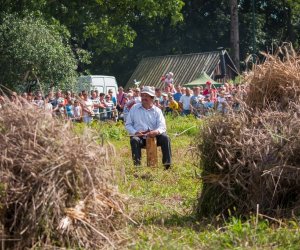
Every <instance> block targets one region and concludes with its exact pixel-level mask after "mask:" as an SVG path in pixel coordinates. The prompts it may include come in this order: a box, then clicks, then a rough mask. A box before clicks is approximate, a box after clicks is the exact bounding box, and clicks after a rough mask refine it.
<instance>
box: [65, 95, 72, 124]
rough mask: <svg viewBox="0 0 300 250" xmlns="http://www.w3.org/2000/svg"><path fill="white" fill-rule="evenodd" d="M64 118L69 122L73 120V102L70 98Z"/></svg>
mask: <svg viewBox="0 0 300 250" xmlns="http://www.w3.org/2000/svg"><path fill="white" fill-rule="evenodd" d="M70 96H71V95H70ZM65 116H66V118H67V119H69V120H71V119H73V118H74V101H73V100H71V98H70V99H69V101H68V103H67V104H66V106H65Z"/></svg>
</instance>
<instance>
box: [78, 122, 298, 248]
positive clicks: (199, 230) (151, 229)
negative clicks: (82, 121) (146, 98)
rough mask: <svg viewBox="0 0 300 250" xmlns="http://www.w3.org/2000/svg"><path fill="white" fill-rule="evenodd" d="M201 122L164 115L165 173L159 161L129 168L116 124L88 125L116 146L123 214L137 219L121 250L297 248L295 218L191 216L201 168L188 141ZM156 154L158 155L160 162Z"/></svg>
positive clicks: (125, 145) (126, 143)
mask: <svg viewBox="0 0 300 250" xmlns="http://www.w3.org/2000/svg"><path fill="white" fill-rule="evenodd" d="M200 124H201V121H199V120H196V119H194V118H193V117H176V118H173V117H167V126H168V134H169V135H170V137H171V140H172V152H173V168H172V169H171V170H168V171H166V170H163V166H162V165H159V166H158V167H157V168H149V167H146V164H145V159H144V162H143V165H142V167H139V168H137V167H134V166H133V164H132V161H131V153H130V145H129V138H128V137H127V133H126V131H125V129H124V126H123V125H122V124H121V123H118V124H113V123H110V124H107V123H101V124H96V123H95V124H92V127H93V128H94V129H95V130H96V131H97V133H99V134H103V136H104V138H105V140H109V141H110V142H112V143H113V145H114V146H115V148H116V152H117V157H114V159H113V165H114V166H115V168H116V173H117V184H118V186H119V190H120V191H121V192H122V193H124V194H126V195H127V196H128V197H129V204H128V214H129V215H130V217H131V218H132V219H133V220H135V221H136V222H137V224H136V225H135V224H133V223H129V224H128V226H127V227H126V228H125V229H124V231H123V234H124V237H125V238H127V241H126V244H124V245H123V247H122V248H123V249H300V233H299V223H298V220H297V218H295V219H294V220H291V221H287V222H284V223H282V224H279V223H278V222H276V221H272V220H270V221H268V220H266V219H264V218H261V217H259V218H256V217H255V216H249V218H248V219H244V220H241V219H239V218H236V217H231V218H229V219H227V220H225V219H224V218H222V217H221V216H219V217H216V218H214V219H213V220H209V219H205V218H203V219H200V220H197V219H196V216H195V214H194V206H195V204H196V202H197V198H198V197H199V193H200V192H201V181H200V179H199V173H200V171H201V169H200V168H199V167H198V166H197V165H198V161H197V160H196V159H195V158H194V156H193V154H192V150H191V143H193V142H194V140H195V136H196V135H197V134H198V129H199V128H198V126H199V125H200ZM77 129H79V130H80V129H82V128H77ZM184 131H185V132H184ZM182 132H184V133H183V134H181V133H182ZM179 134H181V135H179ZM177 135H179V136H177ZM159 151H160V150H159ZM160 157H161V155H160V154H159V160H160ZM143 158H145V152H143Z"/></svg>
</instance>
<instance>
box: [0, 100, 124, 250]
mask: <svg viewBox="0 0 300 250" xmlns="http://www.w3.org/2000/svg"><path fill="white" fill-rule="evenodd" d="M72 128H73V125H72V123H71V122H63V121H60V120H57V119H53V118H52V117H51V116H50V115H49V114H47V113H45V112H43V111H42V110H38V109H36V108H34V107H31V106H30V105H27V106H26V107H25V106H24V105H23V106H22V105H16V104H13V103H10V102H6V105H5V106H4V107H3V108H2V109H0V142H1V143H0V164H1V170H2V174H1V182H2V183H3V185H4V188H5V195H3V196H1V197H0V198H1V200H0V203H1V204H2V205H3V208H4V209H3V210H2V212H1V217H2V222H3V224H4V228H5V231H6V234H7V237H10V238H13V239H15V241H13V244H12V245H11V246H9V245H8V246H6V247H11V248H13V249H24V248H26V247H29V248H30V247H33V248H34V247H42V248H43V247H46V246H51V245H56V246H58V247H71V248H78V247H79V248H86V249H98V248H103V247H105V246H109V248H114V247H116V245H117V241H116V239H117V240H118V241H119V240H120V236H117V233H116V232H117V229H118V227H120V226H121V225H122V224H123V223H124V221H125V220H124V219H125V217H126V215H125V214H124V212H123V211H124V207H125V205H124V202H123V200H124V199H123V198H124V197H121V195H120V194H119V193H118V191H117V190H116V188H115V187H114V186H113V185H112V184H111V183H112V181H113V180H112V170H111V168H110V167H109V165H108V159H109V158H110V156H109V154H111V151H108V148H107V147H105V146H100V145H98V144H97V143H96V142H94V140H93V138H92V136H93V135H92V133H91V132H86V133H84V135H83V136H81V135H76V134H75V133H74V132H73V129H72Z"/></svg>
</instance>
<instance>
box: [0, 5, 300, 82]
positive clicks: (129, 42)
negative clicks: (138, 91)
mask: <svg viewBox="0 0 300 250" xmlns="http://www.w3.org/2000/svg"><path fill="white" fill-rule="evenodd" d="M0 3H1V6H2V7H3V8H2V12H0V15H2V14H3V13H4V11H5V12H8V13H17V14H18V15H19V16H24V15H26V13H27V12H33V13H36V12H38V13H41V15H42V18H43V19H44V20H46V21H47V22H48V23H53V22H55V23H56V26H57V27H60V29H63V28H62V27H65V29H66V30H67V31H68V32H69V34H70V36H69V38H70V39H69V42H70V45H71V47H72V50H73V52H75V54H76V59H78V60H79V64H78V71H79V72H80V73H83V72H90V73H92V74H109V75H115V76H117V79H118V80H119V82H121V84H124V83H125V82H126V80H127V79H128V78H129V77H130V75H131V73H132V72H133V70H134V69H135V67H136V65H137V64H138V62H139V61H140V60H141V58H143V57H147V56H156V55H166V54H179V53H195V52H205V51H214V50H216V49H217V48H218V47H224V48H226V49H228V50H229V52H230V6H229V1H228V0H210V1H207V0H86V1H75V0H60V1H48V0H17V1H8V0H0ZM253 4H255V6H253ZM299 9H300V0H280V1H278V0H268V1H266V0H255V1H254V0H239V1H238V13H239V33H240V58H241V60H243V59H244V58H246V57H247V56H248V54H258V53H259V51H261V50H264V51H265V50H269V51H270V50H272V48H274V47H275V46H277V45H280V44H281V43H282V42H286V41H291V42H293V44H294V46H295V47H297V46H298V44H299V42H298V41H299V38H300V14H299V13H300V12H299ZM1 13H2V14H1ZM89 54H90V55H91V60H89V59H90V58H89ZM88 62H91V64H88Z"/></svg>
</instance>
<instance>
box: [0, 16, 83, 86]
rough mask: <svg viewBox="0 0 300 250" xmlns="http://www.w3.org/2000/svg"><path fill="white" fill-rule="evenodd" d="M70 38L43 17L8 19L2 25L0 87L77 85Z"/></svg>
mask: <svg viewBox="0 0 300 250" xmlns="http://www.w3.org/2000/svg"><path fill="white" fill-rule="evenodd" d="M62 31H63V32H62ZM69 36H70V35H69V33H68V31H67V30H65V29H63V27H61V26H59V25H49V24H47V23H46V22H45V21H44V20H43V19H41V18H37V17H33V16H30V15H29V16H27V17H24V18H18V17H16V16H14V15H7V16H5V17H4V18H3V19H2V24H1V25H0V65H1V67H0V82H1V84H4V85H7V86H9V87H14V88H17V87H19V88H24V87H26V86H25V85H24V83H26V82H28V81H29V80H33V79H38V80H39V82H40V84H41V86H42V87H49V86H50V85H53V84H54V85H59V86H60V87H63V86H67V85H70V84H72V83H74V80H75V77H76V67H77V62H76V59H75V57H74V54H73V52H72V50H71V47H70V46H69V44H68V39H69Z"/></svg>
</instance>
